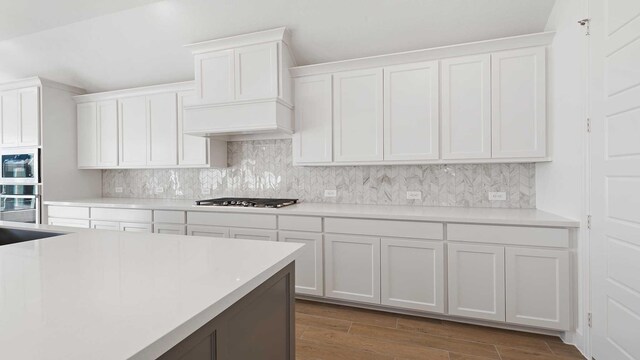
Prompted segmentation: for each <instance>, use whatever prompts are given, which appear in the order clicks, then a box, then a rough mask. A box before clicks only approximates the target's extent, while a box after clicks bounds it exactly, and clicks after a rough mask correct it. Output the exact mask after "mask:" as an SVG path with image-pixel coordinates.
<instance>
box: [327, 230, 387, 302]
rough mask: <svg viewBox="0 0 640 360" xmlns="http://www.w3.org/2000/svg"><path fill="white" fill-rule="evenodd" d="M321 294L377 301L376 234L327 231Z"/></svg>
mask: <svg viewBox="0 0 640 360" xmlns="http://www.w3.org/2000/svg"><path fill="white" fill-rule="evenodd" d="M324 246H325V251H324V253H325V296H327V297H329V298H334V299H342V300H351V301H358V302H365V303H371V304H380V238H375V237H365V236H352V235H333V234H327V235H325V239H324Z"/></svg>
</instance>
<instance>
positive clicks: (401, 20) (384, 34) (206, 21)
mask: <svg viewBox="0 0 640 360" xmlns="http://www.w3.org/2000/svg"><path fill="white" fill-rule="evenodd" d="M554 1H555V0H321V1H319V0H268V1H265V0H164V1H153V0H109V1H87V0H55V1H54V0H20V1H16V0H0V9H2V11H0V81H2V80H10V79H16V78H21V77H28V76H36V75H37V76H42V77H45V78H48V79H51V80H56V81H60V82H63V83H67V84H70V85H75V86H79V87H82V88H85V89H87V90H88V91H90V92H96V91H105V90H115V89H122V88H129V87H135V86H144V85H152V84H160V83H166V82H173V81H183V80H190V79H193V62H192V57H191V54H190V52H189V51H188V50H187V49H185V48H184V47H183V45H185V44H189V43H193V42H198V41H204V40H210V39H216V38H220V37H226V36H231V35H237V34H243V33H249V32H253V31H259V30H265V29H271V28H275V27H280V26H287V27H288V28H289V29H290V30H291V33H292V48H293V51H294V54H295V57H296V60H297V62H298V64H299V65H306V64H313V63H321V62H327V61H335V60H344V59H350V58H356V57H363V56H370V55H379V54H386V53H392V52H399V51H407V50H416V49H423V48H429V47H434V46H440V45H448V44H456V43H462V42H469V41H476V40H484V39H491V38H498V37H505V36H513V35H520V34H526V33H532V32H540V31H543V29H544V27H545V24H546V22H547V18H548V16H549V13H550V12H551V8H552V6H553V3H554ZM52 3H55V5H54V4H52ZM5 9H8V11H5Z"/></svg>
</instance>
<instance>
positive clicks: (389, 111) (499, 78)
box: [290, 33, 553, 165]
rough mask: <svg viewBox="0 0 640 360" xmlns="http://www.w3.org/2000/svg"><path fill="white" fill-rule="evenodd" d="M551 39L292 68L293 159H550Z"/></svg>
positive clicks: (539, 37) (303, 161)
mask: <svg viewBox="0 0 640 360" xmlns="http://www.w3.org/2000/svg"><path fill="white" fill-rule="evenodd" d="M552 38H553V33H541V34H534V35H529V36H526V37H514V38H504V39H497V40H490V41H485V42H481V43H470V44H462V45H456V46H450V47H447V48H446V49H445V48H436V49H427V50H419V51H415V52H409V53H400V54H391V55H385V56H378V57H372V58H363V59H354V60H346V61H342V62H335V63H327V64H318V65H308V66H301V67H294V68H291V69H290V72H291V75H292V76H293V77H294V79H295V84H296V87H295V92H296V113H295V114H296V129H295V130H296V131H295V135H294V141H293V154H294V155H293V158H294V164H296V165H312V164H317V165H345V164H379V165H384V164H390V165H392V164H447V163H487V162H494V163H499V162H537V161H549V160H550V159H551V158H550V156H549V154H548V153H547V139H546V137H547V124H546V121H547V120H546V117H545V112H546V103H545V97H546V69H545V61H546V60H545V51H546V48H545V46H546V45H548V44H549V43H550V42H551V40H552ZM512 49H515V50H512ZM330 83H331V87H329V84H330ZM327 89H331V94H330V95H331V96H328V95H327V94H326V91H328V90H327ZM329 112H330V113H331V116H329V115H327V114H328V113H329ZM329 129H332V138H331V139H329V138H328V136H327V135H326V134H327V133H328V131H329ZM330 153H331V154H330Z"/></svg>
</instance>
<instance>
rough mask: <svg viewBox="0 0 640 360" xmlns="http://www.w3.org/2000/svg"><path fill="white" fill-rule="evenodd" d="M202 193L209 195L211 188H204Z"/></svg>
mask: <svg viewBox="0 0 640 360" xmlns="http://www.w3.org/2000/svg"><path fill="white" fill-rule="evenodd" d="M201 192H202V195H209V194H211V189H202V191H201Z"/></svg>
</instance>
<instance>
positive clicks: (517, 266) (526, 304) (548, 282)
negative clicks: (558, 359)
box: [505, 247, 571, 330]
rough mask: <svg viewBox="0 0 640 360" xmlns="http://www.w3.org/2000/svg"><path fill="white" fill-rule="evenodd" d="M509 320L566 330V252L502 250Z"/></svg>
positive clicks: (567, 309) (525, 249)
mask: <svg viewBox="0 0 640 360" xmlns="http://www.w3.org/2000/svg"><path fill="white" fill-rule="evenodd" d="M505 269H506V270H505V273H506V301H507V303H506V304H507V305H506V306H507V308H506V309H507V312H506V320H507V322H508V323H513V324H520V325H528V326H535V327H544V328H550V329H556V330H569V327H570V326H569V325H570V321H569V319H570V313H569V311H570V306H569V305H570V304H571V299H570V296H569V289H570V281H569V251H568V250H548V249H528V248H518V247H507V248H506V249H505Z"/></svg>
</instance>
